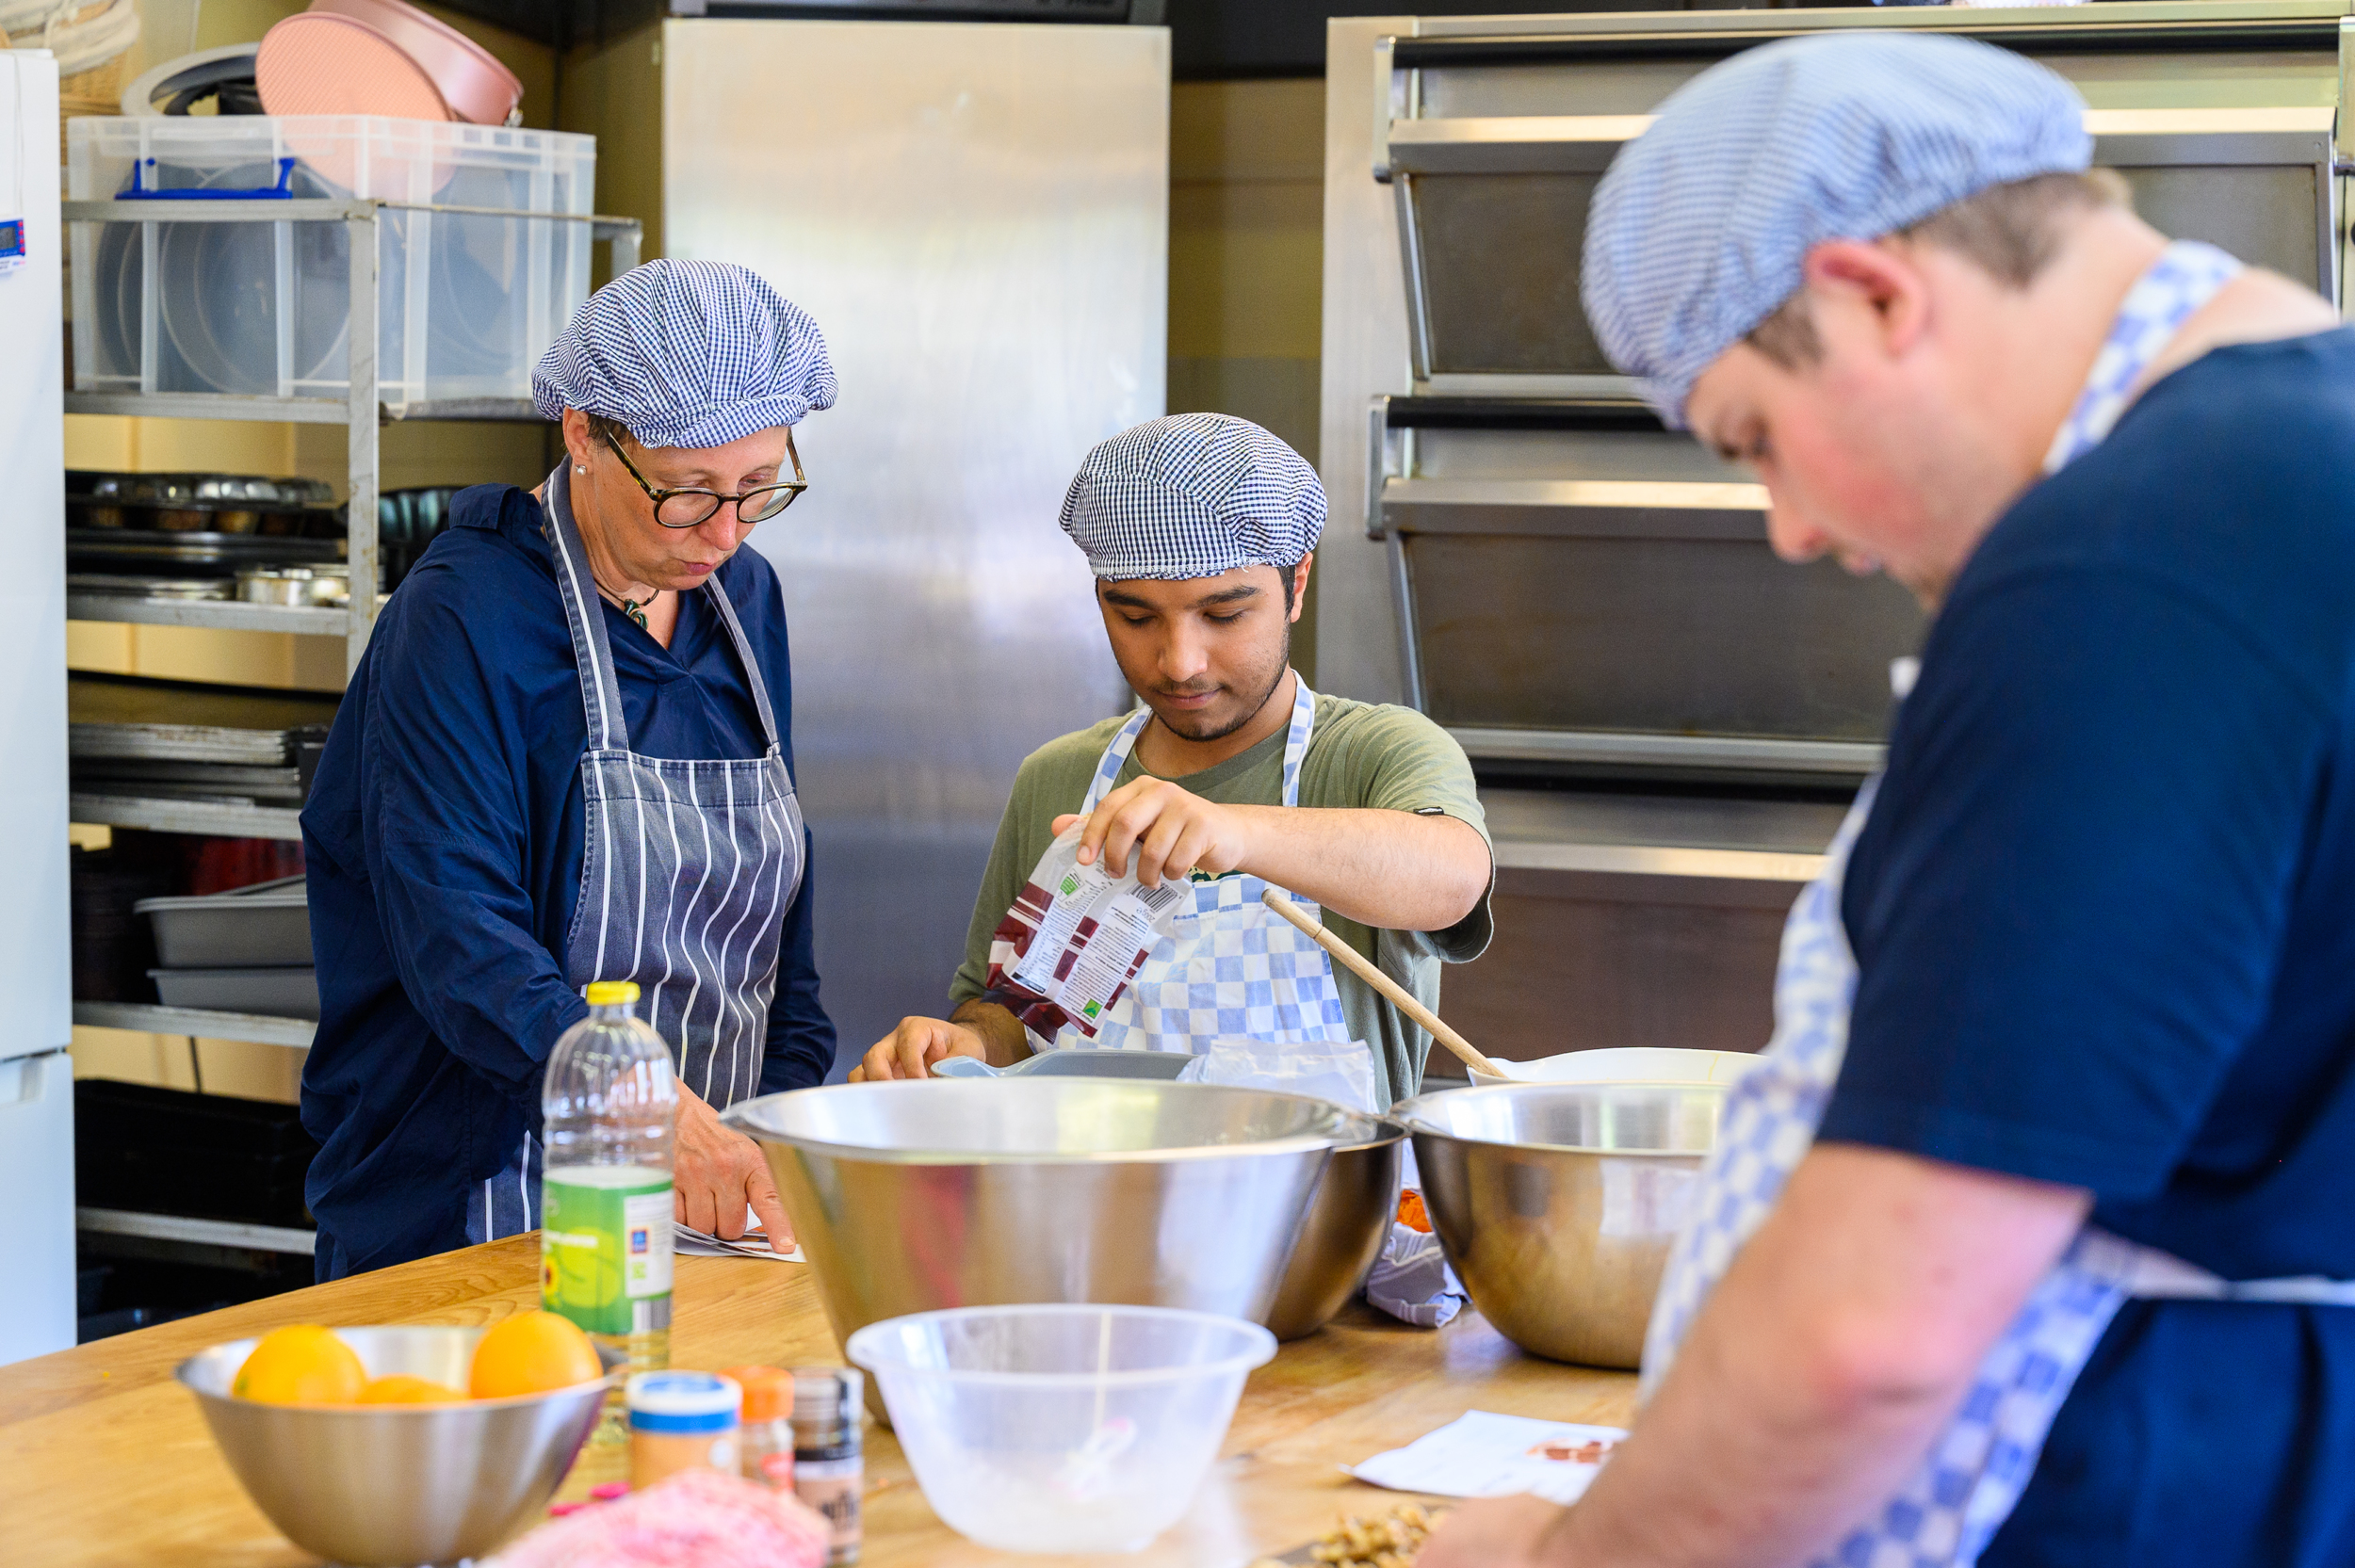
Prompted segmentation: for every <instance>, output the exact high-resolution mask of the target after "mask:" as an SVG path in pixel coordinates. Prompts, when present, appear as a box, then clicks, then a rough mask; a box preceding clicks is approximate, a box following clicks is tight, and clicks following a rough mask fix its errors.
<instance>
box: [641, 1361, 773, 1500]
mask: <svg viewBox="0 0 2355 1568" xmlns="http://www.w3.org/2000/svg"><path fill="white" fill-rule="evenodd" d="M627 1397H628V1399H629V1482H630V1485H631V1486H632V1487H634V1488H636V1489H637V1490H639V1491H644V1490H645V1489H646V1488H647V1487H649V1486H652V1485H654V1484H655V1482H657V1481H658V1480H662V1479H666V1478H668V1477H671V1476H674V1475H676V1474H678V1473H679V1472H680V1471H681V1470H691V1469H695V1468H697V1467H698V1466H700V1467H702V1468H704V1469H708V1470H717V1471H719V1472H721V1473H722V1474H723V1475H729V1476H733V1475H736V1474H738V1473H739V1466H740V1463H741V1462H740V1461H739V1457H738V1452H739V1433H740V1429H741V1417H740V1415H739V1412H740V1411H741V1409H742V1407H743V1402H744V1391H743V1390H742V1389H741V1388H739V1387H738V1386H737V1384H736V1382H735V1380H734V1379H732V1378H723V1377H721V1376H719V1375H718V1374H716V1373H712V1372H641V1373H639V1374H637V1375H636V1376H635V1377H633V1378H631V1379H630V1380H629V1384H628V1391H627Z"/></svg>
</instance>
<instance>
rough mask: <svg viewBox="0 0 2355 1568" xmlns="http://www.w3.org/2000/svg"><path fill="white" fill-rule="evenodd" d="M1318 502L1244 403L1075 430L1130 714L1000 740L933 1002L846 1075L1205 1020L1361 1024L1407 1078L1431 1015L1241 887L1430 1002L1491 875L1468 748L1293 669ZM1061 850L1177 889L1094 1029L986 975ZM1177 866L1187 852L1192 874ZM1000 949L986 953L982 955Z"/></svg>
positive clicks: (1393, 1090)
mask: <svg viewBox="0 0 2355 1568" xmlns="http://www.w3.org/2000/svg"><path fill="white" fill-rule="evenodd" d="M1324 515H1325V501H1324V488H1323V487H1322V486H1321V485H1319V484H1318V482H1317V477H1316V472H1315V470H1313V469H1311V468H1310V467H1309V466H1308V464H1307V462H1306V461H1302V459H1301V458H1300V456H1299V455H1298V454H1297V453H1295V452H1294V451H1292V449H1291V447H1289V446H1287V445H1284V443H1283V442H1281V441H1279V440H1277V439H1276V438H1275V436H1273V435H1270V434H1269V433H1268V432H1267V431H1265V430H1263V429H1261V428H1259V427H1258V426H1256V425H1253V424H1251V423H1249V422H1248V421H1245V420H1242V419H1235V418H1230V417H1228V416H1226V415H1224V414H1210V413H1189V414H1179V415H1176V416H1174V417H1171V418H1167V419H1157V420H1153V421H1151V422H1149V423H1147V424H1144V425H1140V426H1138V427H1136V428H1134V429H1131V430H1128V431H1125V432H1123V433H1122V434H1120V435H1118V436H1115V437H1113V439H1111V440H1110V441H1106V442H1103V443H1101V444H1100V445H1097V446H1096V449H1095V450H1094V451H1093V452H1091V453H1089V454H1088V458H1087V461H1085V462H1084V463H1083V464H1082V465H1081V466H1080V474H1079V477H1077V478H1075V479H1074V480H1073V481H1072V484H1071V490H1070V493H1069V494H1068V495H1067V496H1066V497H1065V498H1064V510H1063V526H1064V531H1065V532H1066V533H1068V534H1070V535H1071V537H1072V540H1073V541H1074V542H1076V543H1077V544H1078V545H1079V546H1080V549H1082V550H1084V551H1085V552H1086V553H1087V557H1088V562H1089V565H1090V566H1091V567H1092V568H1093V570H1094V571H1095V574H1096V605H1097V607H1098V608H1099V609H1100V610H1101V611H1102V613H1103V616H1104V629H1105V631H1106V633H1107V634H1108V635H1109V636H1110V638H1111V639H1112V647H1113V657H1114V658H1115V659H1117V660H1118V661H1119V664H1120V671H1121V673H1122V674H1123V675H1124V676H1125V677H1126V678H1127V679H1128V682H1129V687H1131V688H1133V689H1134V690H1135V692H1136V694H1137V695H1138V697H1139V698H1141V699H1142V700H1143V702H1144V703H1145V706H1144V708H1143V709H1140V710H1139V711H1138V712H1136V713H1134V714H1128V715H1122V716H1120V717H1118V718H1113V719H1105V720H1104V721H1103V722H1102V723H1100V724H1096V725H1094V726H1093V727H1091V728H1089V729H1085V730H1081V731H1080V732H1078V733H1077V734H1074V735H1067V736H1063V737H1062V738H1060V739H1057V740H1052V741H1049V742H1048V743H1047V744H1046V745H1045V746H1043V747H1041V748H1039V750H1038V751H1036V752H1032V753H1031V756H1030V757H1029V758H1028V759H1027V760H1026V761H1024V763H1023V764H1022V769H1021V771H1020V772H1019V773H1018V774H1017V775H1015V783H1014V793H1013V798H1012V799H1011V800H1009V801H1008V803H1007V806H1006V814H1005V817H1004V819H1003V820H1002V821H1000V822H999V827H998V842H997V846H996V848H995V849H993V850H992V851H991V854H990V861H989V868H988V870H987V871H986V872H985V873H984V874H983V879H982V888H981V894H980V897H978V898H977V899H976V900H975V903H974V908H973V924H972V929H971V931H970V933H969V934H968V936H967V938H966V956H965V962H964V964H963V965H962V966H961V967H960V968H959V969H958V971H957V974H956V978H955V980H954V981H953V982H952V984H951V985H950V1001H951V1002H952V1003H953V1004H954V1010H952V1011H951V1013H950V1016H949V1017H948V1018H947V1019H945V1020H944V1019H937V1018H908V1019H903V1020H902V1021H901V1024H900V1026H899V1027H898V1028H897V1029H896V1030H894V1031H893V1032H892V1034H891V1035H890V1036H889V1037H888V1038H887V1039H885V1040H883V1041H881V1042H879V1043H877V1044H876V1045H875V1046H874V1048H873V1049H871V1050H869V1052H868V1053H867V1057H866V1059H865V1060H864V1061H863V1062H862V1063H861V1064H860V1066H859V1067H858V1069H857V1070H855V1071H854V1072H853V1075H852V1076H853V1079H854V1080H858V1079H875V1078H889V1077H915V1076H920V1075H924V1074H925V1073H926V1072H928V1071H929V1069H930V1067H931V1065H932V1063H934V1062H935V1061H937V1060H939V1059H941V1058H943V1057H946V1056H970V1057H979V1058H982V1059H985V1060H987V1061H990V1062H992V1063H994V1064H997V1065H999V1066H1004V1065H1007V1064H1009V1063H1012V1062H1014V1061H1017V1060H1019V1059H1022V1058H1024V1057H1027V1056H1029V1055H1031V1052H1032V1051H1033V1050H1034V1049H1039V1048H1045V1047H1048V1046H1052V1045H1065V1046H1067V1045H1075V1044H1088V1045H1106V1044H1111V1045H1116V1046H1122V1047H1129V1048H1138V1049H1148V1050H1193V1051H1200V1050H1202V1049H1205V1048H1207V1045H1208V1043H1209V1041H1210V1039H1212V1038H1214V1037H1216V1036H1219V1035H1237V1034H1248V1035H1253V1036H1257V1037H1258V1038H1260V1039H1264V1040H1269V1041H1273V1042H1313V1041H1326V1042H1335V1043H1339V1042H1345V1041H1353V1040H1354V1041H1362V1042H1364V1043H1366V1044H1368V1045H1369V1046H1370V1047H1372V1055H1373V1064H1374V1076H1375V1091H1376V1093H1377V1095H1378V1096H1379V1097H1380V1098H1381V1099H1382V1101H1383V1102H1384V1103H1386V1104H1387V1103H1389V1102H1390V1101H1393V1100H1396V1099H1402V1098H1404V1097H1405V1096H1406V1095H1409V1094H1412V1093H1414V1092H1415V1091H1417V1089H1418V1088H1420V1086H1421V1081H1422V1066H1423V1059H1424V1058H1425V1056H1426V1055H1427V1054H1428V1052H1429V1050H1430V1046H1431V1041H1430V1037H1429V1036H1427V1035H1425V1034H1424V1033H1423V1032H1422V1031H1421V1029H1419V1028H1417V1027H1415V1026H1413V1025H1412V1024H1410V1023H1408V1022H1407V1021H1406V1020H1405V1018H1404V1017H1403V1016H1401V1015H1400V1014H1399V1012H1398V1010H1396V1009H1395V1008H1394V1007H1392V1006H1391V1005H1390V1004H1389V1002H1388V1001H1386V1000H1384V999H1383V998H1382V997H1381V996H1380V995H1379V994H1376V993H1375V992H1374V991H1373V990H1372V987H1370V986H1367V985H1366V984H1364V982H1362V981H1360V980H1359V979H1357V978H1356V976H1354V975H1351V974H1349V973H1348V972H1347V971H1345V970H1343V971H1340V972H1339V973H1336V972H1334V970H1333V969H1332V967H1331V964H1330V962H1329V960H1328V959H1327V958H1326V956H1325V954H1324V952H1323V951H1322V950H1321V949H1319V948H1317V947H1316V946H1315V945H1314V944H1313V943H1311V942H1309V941H1308V940H1307V938H1306V937H1304V936H1302V935H1301V934H1300V933H1299V932H1297V931H1294V930H1292V929H1291V928H1290V927H1289V926H1287V925H1286V924H1285V923H1284V922H1283V921H1282V920H1281V919H1280V918H1279V917H1277V916H1276V915H1275V913H1273V912H1272V911H1270V910H1268V909H1267V908H1265V907H1264V906H1263V905H1262V904H1261V903H1260V902H1259V890H1260V889H1261V888H1262V887H1265V886H1274V887H1276V888H1279V889H1282V890H1284V891H1285V892H1287V893H1288V894H1290V895H1291V897H1293V898H1294V899H1295V900H1296V901H1299V902H1302V903H1304V904H1309V905H1314V906H1319V907H1321V908H1322V910H1323V913H1324V924H1325V926H1326V927H1327V928H1328V929H1331V930H1332V931H1333V932H1334V933H1335V934H1337V935H1339V936H1340V937H1341V939H1342V940H1344V941H1346V942H1347V943H1348V944H1349V945H1350V946H1352V947H1354V948H1356V950H1357V951H1358V952H1360V953H1362V954H1364V955H1366V956H1367V957H1368V958H1371V959H1373V960H1374V961H1375V962H1377V963H1379V964H1380V965H1381V966H1382V968H1383V969H1384V970H1385V971H1386V972H1387V973H1389V975H1391V976H1393V977H1394V978H1398V979H1399V980H1401V981H1402V982H1403V983H1405V985H1406V986H1407V988H1408V989H1409V990H1411V991H1412V992H1413V993H1414V994H1416V996H1417V997H1418V998H1420V999H1421V1001H1423V1002H1424V1003H1425V1004H1427V1005H1430V1006H1435V1007H1436V1006H1437V1002H1438V990H1439V979H1438V968H1439V965H1440V963H1442V962H1464V961H1466V960H1469V959H1472V958H1476V957H1478V956H1479V954H1480V951H1481V949H1482V948H1484V947H1486V946H1487V943H1488V937H1489V934H1490V931H1491V929H1492V925H1491V921H1490V918H1489V913H1488V892H1489V888H1490V885H1491V882H1492V881H1493V879H1494V870H1493V861H1492V858H1491V855H1490V852H1489V846H1488V841H1487V829H1486V823H1485V821H1484V819H1483V817H1482V814H1481V809H1480V800H1479V798H1478V796H1477V795H1476V794H1475V792H1474V789H1473V784H1472V776H1471V767H1470V764H1469V763H1468V762H1467V761H1466V760H1465V757H1464V752H1463V750H1462V748H1460V747H1458V746H1457V745H1456V744H1455V742H1454V740H1453V739H1452V738H1450V737H1449V736H1448V735H1447V733H1446V732H1445V731H1444V730H1442V729H1440V728H1439V727H1438V726H1437V725H1436V724H1434V723H1432V722H1431V720H1430V719H1426V718H1424V717H1423V716H1422V715H1421V714H1420V713H1417V712H1415V711H1413V710H1412V709H1410V708H1401V707H1388V706H1379V707H1377V706H1372V705H1369V704H1367V703H1353V702H1349V701H1347V700H1345V699H1342V698H1338V697H1317V696H1313V695H1312V694H1310V693H1308V692H1307V688H1306V687H1305V686H1303V685H1302V683H1301V681H1300V678H1299V676H1298V675H1296V674H1295V673H1293V671H1292V669H1291V626H1292V622H1294V621H1296V620H1298V619H1299V617H1300V595H1301V594H1302V592H1303V591H1304V590H1306V589H1307V583H1308V571H1309V567H1310V565H1311V563H1312V560H1313V556H1312V552H1313V551H1314V549H1315V547H1316V542H1317V540H1318V538H1319V536H1320V535H1321V534H1322V532H1323V531H1324ZM1083 816H1084V819H1085V822H1086V827H1085V830H1084V832H1083V834H1082V837H1081V846H1080V858H1081V860H1082V861H1083V862H1089V863H1093V862H1095V861H1096V860H1097V859H1099V858H1100V859H1101V862H1102V864H1103V865H1104V867H1105V869H1106V870H1108V871H1110V872H1112V873H1113V874H1114V875H1120V874H1123V873H1124V872H1125V871H1126V870H1127V869H1128V865H1129V858H1130V857H1131V856H1132V855H1133V856H1134V857H1135V859H1136V862H1137V866H1136V870H1137V877H1138V880H1139V881H1140V882H1142V883H1143V884H1144V885H1145V886H1146V887H1157V886H1159V885H1160V884H1161V881H1163V880H1164V879H1167V880H1169V881H1188V884H1189V888H1188V890H1189V894H1190V901H1189V903H1188V904H1187V905H1186V906H1184V907H1182V908H1181V910H1180V913H1179V914H1178V918H1177V919H1176V921H1175V922H1174V933H1173V935H1172V936H1170V937H1169V938H1165V939H1164V940H1163V941H1162V942H1161V944H1160V945H1159V946H1157V947H1156V948H1155V950H1154V953H1153V956H1152V957H1151V958H1149V959H1148V960H1147V961H1146V962H1145V968H1144V970H1143V971H1141V972H1140V973H1139V974H1138V976H1137V977H1136V978H1135V980H1134V981H1133V982H1132V985H1131V987H1130V990H1129V993H1128V994H1124V995H1123V996H1122V998H1121V999H1120V1000H1119V1002H1118V1003H1117V1004H1116V1005H1115V1007H1114V1008H1113V1010H1112V1011H1111V1013H1110V1014H1108V1015H1107V1019H1106V1021H1105V1022H1104V1024H1103V1026H1102V1027H1101V1032H1100V1033H1099V1034H1098V1035H1097V1037H1096V1039H1094V1040H1087V1039H1080V1038H1077V1037H1076V1036H1075V1032H1074V1030H1073V1029H1071V1028H1069V1027H1065V1028H1064V1029H1063V1030H1062V1031H1061V1037H1060V1038H1058V1039H1056V1040H1054V1041H1051V1042H1049V1041H1045V1040H1042V1039H1040V1038H1039V1037H1038V1036H1037V1035H1036V1034H1034V1033H1032V1032H1031V1031H1030V1030H1029V1029H1027V1028H1026V1027H1025V1026H1024V1023H1023V1021H1022V1019H1021V1018H1020V1017H1018V1016H1017V1015H1016V1013H1015V1010H1013V1009H1012V1008H1009V1007H1008V1006H1007V1005H1006V1001H1007V1000H1016V1003H1017V1005H1019V1000H1018V999H1015V998H1001V997H999V995H997V994H993V993H992V992H991V991H990V990H989V984H990V962H991V956H992V955H991V945H992V941H993V937H994V934H995V932H996V930H997V929H998V925H999V921H1000V919H1002V918H1003V917H1004V915H1005V913H1006V912H1007V910H1008V908H1009V907H1010V906H1011V905H1012V904H1013V903H1014V901H1015V897H1016V896H1017V895H1018V894H1019V893H1020V892H1021V890H1022V886H1023V884H1024V882H1025V881H1027V880H1028V879H1029V877H1030V875H1031V869H1032V868H1033V867H1034V866H1035V865H1037V864H1038V860H1039V857H1040V856H1041V855H1042V854H1043V853H1044V852H1045V851H1046V849H1047V848H1048V845H1049V844H1050V843H1051V842H1052V841H1053V840H1054V839H1055V838H1056V836H1057V835H1058V834H1059V833H1061V832H1064V830H1066V829H1068V828H1070V827H1071V826H1072V825H1073V824H1074V823H1077V822H1079V821H1080V820H1081V819H1082V817H1083ZM1189 873H1191V877H1190V878H1189ZM999 957H1000V959H1001V961H1003V960H1005V958H1006V955H1004V954H1000V955H999Z"/></svg>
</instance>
